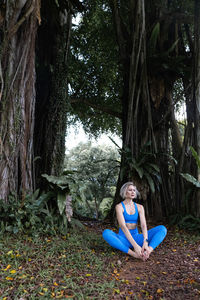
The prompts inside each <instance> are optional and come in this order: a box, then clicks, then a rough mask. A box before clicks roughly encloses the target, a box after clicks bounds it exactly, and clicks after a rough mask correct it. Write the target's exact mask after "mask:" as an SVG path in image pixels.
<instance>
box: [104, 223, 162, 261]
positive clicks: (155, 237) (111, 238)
mask: <svg viewBox="0 0 200 300" xmlns="http://www.w3.org/2000/svg"><path fill="white" fill-rule="evenodd" d="M166 234H167V229H166V227H165V226H163V225H159V226H156V227H154V228H151V229H149V230H148V240H149V252H150V253H151V252H152V251H153V250H154V249H155V248H156V247H157V246H158V245H160V243H161V242H162V241H163V240H164V238H165V236H166ZM102 235H103V238H104V240H105V241H106V242H107V243H108V244H109V245H110V246H112V247H113V248H116V249H118V250H120V251H122V252H124V253H128V254H129V255H131V256H133V257H136V258H138V257H137V255H136V253H135V252H134V251H133V250H132V249H131V248H133V247H132V245H131V243H130V242H129V241H128V240H127V238H126V237H125V236H122V235H120V234H118V233H115V232H114V231H112V230H110V229H105V230H104V231H103V234H102ZM132 237H133V239H134V240H135V241H136V243H137V244H138V245H139V246H140V247H142V245H143V241H144V237H143V234H139V233H136V234H132Z"/></svg>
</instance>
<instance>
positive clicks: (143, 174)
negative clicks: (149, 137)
mask: <svg viewBox="0 0 200 300" xmlns="http://www.w3.org/2000/svg"><path fill="white" fill-rule="evenodd" d="M149 146H150V143H147V144H146V145H144V147H143V148H142V149H140V151H139V154H138V157H137V158H135V157H133V155H132V152H131V149H129V148H128V147H125V148H124V149H122V150H120V152H122V154H123V155H124V159H125V164H124V165H125V169H122V174H121V175H123V172H127V166H128V172H129V178H134V176H137V177H139V178H140V179H143V180H144V181H146V182H147V183H148V185H149V187H150V189H151V191H152V193H155V189H156V187H157V188H159V184H160V183H161V176H160V170H159V166H158V165H157V163H156V154H155V153H152V152H151V151H150V150H149V149H150V148H149Z"/></svg>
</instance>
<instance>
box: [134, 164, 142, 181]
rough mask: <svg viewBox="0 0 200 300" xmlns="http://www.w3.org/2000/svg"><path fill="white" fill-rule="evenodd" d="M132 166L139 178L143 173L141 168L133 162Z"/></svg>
mask: <svg viewBox="0 0 200 300" xmlns="http://www.w3.org/2000/svg"><path fill="white" fill-rule="evenodd" d="M133 168H134V169H135V170H136V171H137V173H138V175H139V176H140V178H142V177H143V175H144V170H143V168H140V167H138V166H137V165H136V164H133Z"/></svg>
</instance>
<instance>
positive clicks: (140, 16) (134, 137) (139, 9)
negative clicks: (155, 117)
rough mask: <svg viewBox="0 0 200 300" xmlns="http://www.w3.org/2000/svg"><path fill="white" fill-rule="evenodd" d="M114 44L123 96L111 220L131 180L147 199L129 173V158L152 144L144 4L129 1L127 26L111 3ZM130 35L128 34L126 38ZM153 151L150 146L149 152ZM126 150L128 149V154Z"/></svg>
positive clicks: (144, 190)
mask: <svg viewBox="0 0 200 300" xmlns="http://www.w3.org/2000/svg"><path fill="white" fill-rule="evenodd" d="M111 6H112V11H113V18H114V24H115V28H116V35H117V42H118V46H119V53H120V58H121V66H122V69H123V96H122V137H123V144H122V149H123V151H122V158H121V169H120V175H119V178H118V183H117V189H116V194H115V201H114V203H113V206H112V209H111V212H110V214H109V216H108V217H111V216H112V214H113V211H114V207H115V205H116V204H117V203H118V202H120V201H121V198H120V196H119V189H120V187H121V185H122V184H123V183H124V182H126V181H127V180H129V181H130V180H133V181H134V182H135V183H136V185H137V188H138V189H139V191H141V192H142V193H143V198H145V199H146V197H147V191H148V188H147V186H146V183H145V182H144V180H143V181H141V180H140V178H139V176H138V175H137V173H136V172H135V173H134V172H132V171H130V165H131V161H130V165H129V164H128V163H127V157H128V155H129V156H130V155H131V157H130V159H131V158H135V159H137V158H138V154H139V151H140V149H141V148H142V147H143V146H144V144H145V143H146V142H148V141H152V120H151V104H150V97H149V89H148V80H147V73H146V36H145V33H146V32H145V7H144V1H140V0H139V1H133V0H131V1H129V3H128V4H127V7H128V8H129V18H128V20H129V23H128V24H126V26H125V23H124V20H122V18H121V16H120V7H119V6H118V3H117V1H111ZM129 33H130V34H129ZM153 147H154V145H153V143H152V148H153ZM126 149H130V154H128V153H127V150H126Z"/></svg>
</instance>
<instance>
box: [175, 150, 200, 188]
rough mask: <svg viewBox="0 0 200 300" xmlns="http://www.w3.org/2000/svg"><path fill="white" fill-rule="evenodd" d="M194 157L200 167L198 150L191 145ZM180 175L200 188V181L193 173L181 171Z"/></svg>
mask: <svg viewBox="0 0 200 300" xmlns="http://www.w3.org/2000/svg"><path fill="white" fill-rule="evenodd" d="M190 149H191V152H192V155H193V157H194V158H195V160H196V164H197V167H198V168H199V169H200V157H199V156H198V154H197V152H196V151H195V150H194V148H193V147H192V146H191V147H190ZM180 175H181V176H182V177H183V178H185V179H186V180H187V181H188V182H190V183H192V184H193V185H194V186H196V187H197V188H200V182H199V181H198V180H197V179H196V178H195V177H194V176H192V175H190V174H188V173H180Z"/></svg>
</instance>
